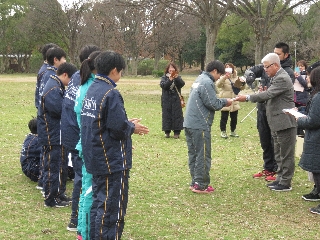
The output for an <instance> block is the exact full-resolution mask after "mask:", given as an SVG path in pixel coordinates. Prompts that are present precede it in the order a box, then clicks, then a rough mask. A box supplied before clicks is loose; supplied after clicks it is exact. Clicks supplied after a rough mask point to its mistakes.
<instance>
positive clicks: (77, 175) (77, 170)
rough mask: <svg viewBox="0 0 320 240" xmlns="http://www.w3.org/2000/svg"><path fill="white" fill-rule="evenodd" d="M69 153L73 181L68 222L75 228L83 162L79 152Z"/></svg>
mask: <svg viewBox="0 0 320 240" xmlns="http://www.w3.org/2000/svg"><path fill="white" fill-rule="evenodd" d="M69 153H71V161H72V166H73V171H74V179H73V191H72V206H71V217H70V222H71V223H72V224H74V225H75V226H77V225H78V209H79V208H78V207H79V200H80V193H81V186H82V164H83V161H82V159H81V158H80V157H79V152H78V151H77V150H73V151H69Z"/></svg>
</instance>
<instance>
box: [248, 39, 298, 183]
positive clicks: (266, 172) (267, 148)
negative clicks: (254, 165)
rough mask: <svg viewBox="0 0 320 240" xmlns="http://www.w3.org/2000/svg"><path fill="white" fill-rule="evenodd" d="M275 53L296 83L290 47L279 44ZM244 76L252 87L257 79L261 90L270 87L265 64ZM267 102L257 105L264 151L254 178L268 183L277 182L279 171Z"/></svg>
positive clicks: (255, 67) (254, 67)
mask: <svg viewBox="0 0 320 240" xmlns="http://www.w3.org/2000/svg"><path fill="white" fill-rule="evenodd" d="M273 52H274V53H276V54H277V55H278V56H279V59H280V64H281V68H283V69H284V70H285V71H286V72H287V73H288V74H289V76H290V79H291V81H292V84H293V83H294V78H295V77H294V72H293V70H292V59H291V56H290V53H289V46H288V44H286V43H283V42H279V43H277V44H276V45H275V47H274V50H273ZM244 76H245V77H246V83H247V84H248V85H249V86H251V85H252V83H253V82H254V81H255V79H256V78H261V80H260V89H261V90H263V91H264V90H266V89H268V88H269V87H270V82H271V78H270V77H269V76H268V74H267V73H266V71H265V68H264V66H263V64H259V65H257V66H253V67H251V68H249V69H248V70H246V72H245V74H244ZM266 104H267V103H266V102H258V103H257V109H258V111H257V128H258V132H259V138H260V144H261V148H262V150H263V155H262V158H263V162H264V163H263V170H262V171H261V172H258V173H255V174H253V177H254V178H261V177H263V178H265V180H266V181H275V180H276V176H275V175H276V172H277V169H278V166H277V162H276V160H275V156H274V146H273V139H272V136H271V130H270V126H269V124H268V120H267V115H266Z"/></svg>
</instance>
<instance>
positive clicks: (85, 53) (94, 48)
mask: <svg viewBox="0 0 320 240" xmlns="http://www.w3.org/2000/svg"><path fill="white" fill-rule="evenodd" d="M94 51H100V48H99V47H98V46H96V45H86V46H84V47H83V48H82V49H81V51H80V54H79V59H80V63H82V62H83V61H84V60H86V59H87V58H88V57H89V55H90V54H91V53H92V52H94Z"/></svg>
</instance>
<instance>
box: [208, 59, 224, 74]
mask: <svg viewBox="0 0 320 240" xmlns="http://www.w3.org/2000/svg"><path fill="white" fill-rule="evenodd" d="M214 69H216V70H217V72H218V73H220V74H225V68H224V65H223V63H222V62H220V61H219V60H214V61H212V62H209V63H208V64H207V67H206V71H207V72H212V71H213V70H214Z"/></svg>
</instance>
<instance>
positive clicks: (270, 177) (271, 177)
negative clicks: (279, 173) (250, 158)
mask: <svg viewBox="0 0 320 240" xmlns="http://www.w3.org/2000/svg"><path fill="white" fill-rule="evenodd" d="M275 175H276V172H268V175H267V174H266V177H265V180H266V181H267V182H273V181H275V180H276V177H275Z"/></svg>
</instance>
